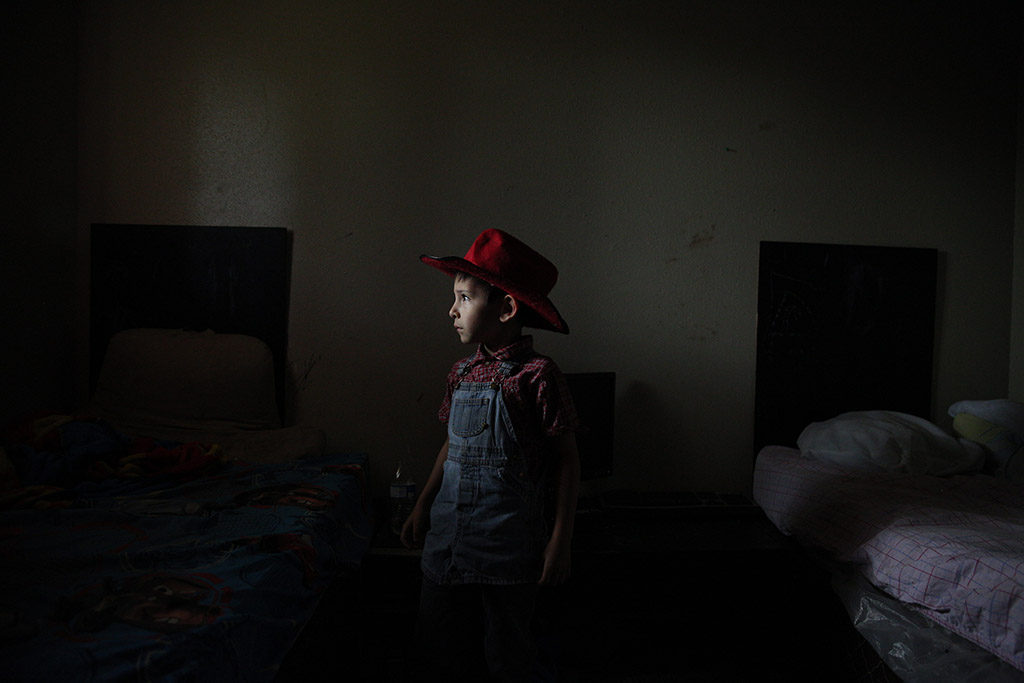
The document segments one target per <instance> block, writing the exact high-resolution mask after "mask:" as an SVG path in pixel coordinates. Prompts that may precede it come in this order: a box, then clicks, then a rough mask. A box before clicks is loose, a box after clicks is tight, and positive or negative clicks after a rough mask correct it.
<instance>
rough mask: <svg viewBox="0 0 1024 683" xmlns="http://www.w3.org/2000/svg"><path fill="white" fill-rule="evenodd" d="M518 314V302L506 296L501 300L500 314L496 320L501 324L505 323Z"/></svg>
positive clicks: (510, 296)
mask: <svg viewBox="0 0 1024 683" xmlns="http://www.w3.org/2000/svg"><path fill="white" fill-rule="evenodd" d="M518 312H519V302H518V301H516V300H515V297H513V296H512V295H511V294H506V295H505V298H504V299H502V300H501V313H500V314H499V315H498V320H500V321H501V322H503V323H507V322H508V321H509V320H512V318H514V317H515V316H516V313H518Z"/></svg>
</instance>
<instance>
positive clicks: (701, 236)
mask: <svg viewBox="0 0 1024 683" xmlns="http://www.w3.org/2000/svg"><path fill="white" fill-rule="evenodd" d="M714 240H715V226H714V225H712V226H711V227H710V228H709V229H707V230H701V231H700V232H697V233H694V234H693V236H692V237H691V238H690V248H691V249H693V248H695V247H706V246H707V245H709V244H711V242H713V241H714Z"/></svg>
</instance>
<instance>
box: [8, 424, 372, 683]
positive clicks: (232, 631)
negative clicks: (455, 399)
mask: <svg viewBox="0 0 1024 683" xmlns="http://www.w3.org/2000/svg"><path fill="white" fill-rule="evenodd" d="M43 431H44V432H45V433H43V434H42V435H40V434H36V435H34V436H33V438H32V439H30V440H29V441H27V442H26V441H15V442H8V443H7V444H6V448H5V450H6V455H7V457H8V459H9V462H10V463H11V464H13V466H14V468H15V470H16V472H17V475H18V479H19V482H18V483H19V484H20V485H19V486H16V487H8V488H7V490H5V491H3V493H2V495H0V586H2V593H0V658H2V661H3V663H4V665H3V669H4V674H5V679H6V680H77V681H89V680H104V681H116V680H133V681H138V680H162V681H166V680H170V681H178V680H218V681H261V680H265V681H269V680H271V679H272V678H273V676H274V674H275V672H276V670H277V668H278V666H279V665H280V663H281V661H282V660H283V658H284V655H285V653H286V651H287V649H288V647H289V646H290V645H291V644H292V643H293V642H294V640H295V638H296V637H297V636H298V634H299V632H300V630H301V628H302V625H303V624H304V623H305V622H306V621H307V620H308V619H309V617H310V615H311V614H312V612H313V610H314V608H315V606H316V604H317V602H318V600H319V597H320V595H321V593H322V592H323V590H324V589H325V588H326V587H327V585H328V584H329V583H330V582H331V581H335V580H345V577H346V576H350V575H351V576H354V573H355V570H356V568H357V567H358V565H359V563H360V561H361V559H362V556H363V554H364V553H365V551H366V549H367V547H368V544H369V538H370V528H369V527H370V522H369V516H368V515H367V509H366V500H365V489H364V483H363V471H364V464H365V463H364V458H363V457H362V456H359V455H327V456H321V457H317V458H310V459H303V460H295V461H292V462H286V463H276V464H255V465H254V464H247V463H244V462H229V461H226V460H225V459H223V458H221V457H219V456H218V453H217V450H218V449H217V447H216V446H215V445H203V444H197V443H167V442H157V441H152V440H149V441H147V440H144V439H143V440H140V439H137V438H133V437H128V436H125V435H123V434H120V433H118V432H116V431H115V430H114V429H113V428H112V427H110V425H108V424H106V423H103V422H102V421H99V420H70V419H68V420H64V421H63V422H61V423H60V424H59V425H58V426H56V427H55V428H52V429H47V430H43ZM0 453H2V451H0ZM338 618H339V619H344V618H346V615H338Z"/></svg>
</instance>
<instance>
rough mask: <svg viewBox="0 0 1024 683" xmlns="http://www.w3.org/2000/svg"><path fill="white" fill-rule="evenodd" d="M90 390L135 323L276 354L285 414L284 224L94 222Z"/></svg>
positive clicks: (287, 270)
mask: <svg viewBox="0 0 1024 683" xmlns="http://www.w3.org/2000/svg"><path fill="white" fill-rule="evenodd" d="M91 249H92V251H91V296H90V306H91V311H90V339H89V342H90V388H91V389H94V388H95V385H96V379H97V376H98V374H99V369H100V365H101V364H102V362H103V355H104V353H105V352H106V348H107V343H108V341H109V340H110V338H111V337H112V336H113V335H114V334H115V333H116V332H118V331H120V330H124V329H131V328H136V327H156V328H166V329H185V330H207V329H209V330H213V331H214V332H222V333H232V334H247V335H251V336H253V337H256V338H258V339H261V340H263V341H264V342H265V343H266V344H267V346H269V347H270V350H271V352H272V353H273V354H274V363H275V379H276V382H277V394H278V409H279V410H280V411H281V412H282V414H283V413H284V387H285V362H286V357H287V339H288V300H289V282H290V276H291V235H290V233H289V232H288V231H287V230H286V229H284V228H248V227H210V226H171V225H111V224H93V226H92V232H91Z"/></svg>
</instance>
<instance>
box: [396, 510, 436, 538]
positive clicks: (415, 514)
mask: <svg viewBox="0 0 1024 683" xmlns="http://www.w3.org/2000/svg"><path fill="white" fill-rule="evenodd" d="M429 524H430V516H429V514H427V511H426V510H424V509H423V508H422V507H420V506H419V505H417V506H416V507H414V508H413V509H412V512H410V513H409V516H408V517H407V518H406V520H405V524H403V525H402V534H401V536H400V538H401V540H402V545H404V546H405V547H406V548H419V547H420V546H422V545H423V538H424V537H425V536H426V535H427V527H428V526H429Z"/></svg>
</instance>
